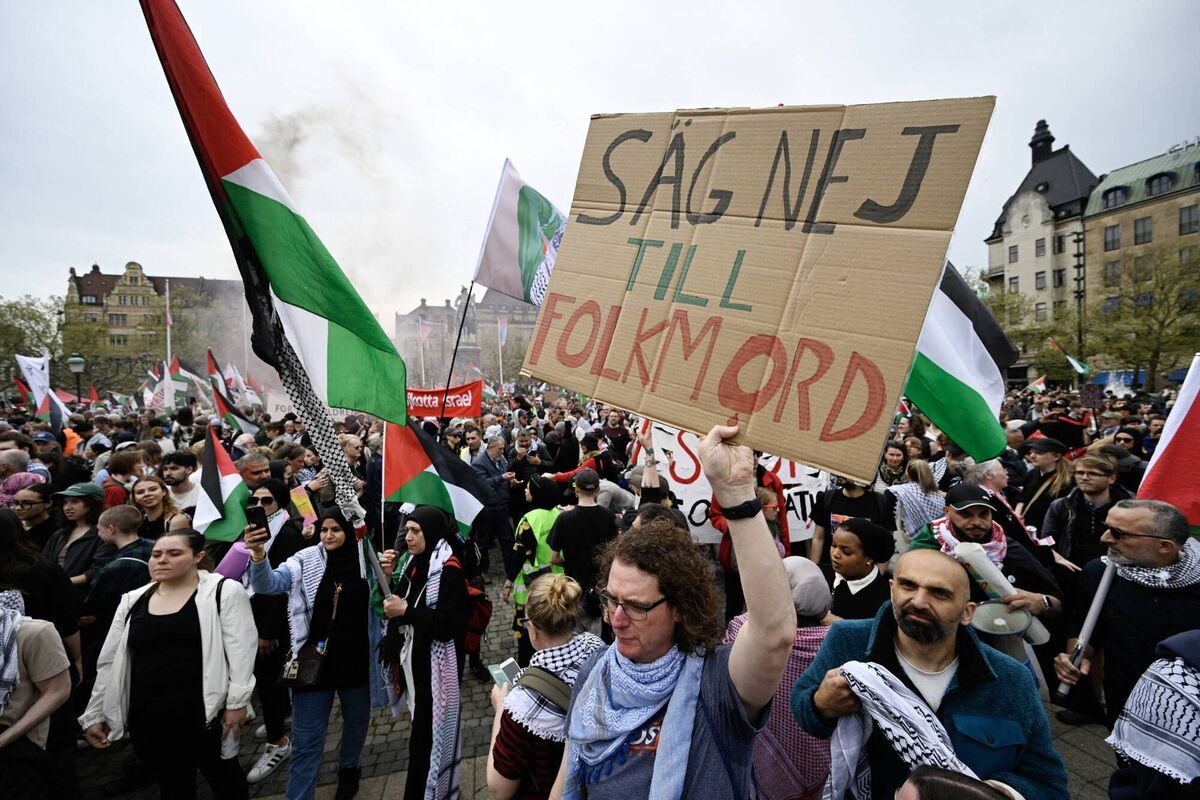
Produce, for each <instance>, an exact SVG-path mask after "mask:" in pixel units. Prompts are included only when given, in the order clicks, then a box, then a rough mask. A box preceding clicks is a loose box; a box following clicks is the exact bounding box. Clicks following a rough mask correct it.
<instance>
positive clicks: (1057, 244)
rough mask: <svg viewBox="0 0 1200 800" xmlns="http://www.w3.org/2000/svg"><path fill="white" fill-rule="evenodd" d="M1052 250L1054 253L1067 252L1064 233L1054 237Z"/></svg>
mask: <svg viewBox="0 0 1200 800" xmlns="http://www.w3.org/2000/svg"><path fill="white" fill-rule="evenodd" d="M1054 252H1055V253H1065V252H1067V237H1066V236H1065V235H1062V234H1060V235H1058V236H1055V237H1054Z"/></svg>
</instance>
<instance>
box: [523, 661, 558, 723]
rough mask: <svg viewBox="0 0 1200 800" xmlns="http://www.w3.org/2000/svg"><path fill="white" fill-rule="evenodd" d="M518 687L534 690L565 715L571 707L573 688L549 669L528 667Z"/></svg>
mask: <svg viewBox="0 0 1200 800" xmlns="http://www.w3.org/2000/svg"><path fill="white" fill-rule="evenodd" d="M517 686H524V687H525V688H526V689H532V690H533V691H535V692H537V693H538V694H540V695H541V696H542V697H544V698H546V699H547V700H549V701H550V702H551V703H553V704H554V705H556V706H558V708H559V710H561V711H562V712H563V713H564V714H565V713H566V711H567V707H568V706H570V705H571V687H570V686H568V685H567V682H566V681H564V680H563V679H562V678H560V677H558V676H557V675H555V674H554V673H553V672H551V671H550V670H548V669H542V668H541V667H527V668H526V669H525V671H524V672H522V673H521V677H519V678H517Z"/></svg>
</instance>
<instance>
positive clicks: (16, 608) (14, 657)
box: [0, 590, 25, 714]
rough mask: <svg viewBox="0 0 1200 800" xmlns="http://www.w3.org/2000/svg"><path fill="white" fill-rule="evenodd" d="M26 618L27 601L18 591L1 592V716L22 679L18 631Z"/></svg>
mask: <svg viewBox="0 0 1200 800" xmlns="http://www.w3.org/2000/svg"><path fill="white" fill-rule="evenodd" d="M24 618H25V599H24V598H23V597H21V593H20V592H18V591H16V590H9V591H7V592H0V714H3V713H4V709H5V708H7V707H8V698H9V697H10V696H11V695H12V692H13V689H16V688H17V681H18V679H19V677H20V669H19V665H20V662H21V659H20V654H19V653H17V631H18V630H20V628H21V622H22V620H24Z"/></svg>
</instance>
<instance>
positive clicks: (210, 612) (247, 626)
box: [79, 571, 258, 742]
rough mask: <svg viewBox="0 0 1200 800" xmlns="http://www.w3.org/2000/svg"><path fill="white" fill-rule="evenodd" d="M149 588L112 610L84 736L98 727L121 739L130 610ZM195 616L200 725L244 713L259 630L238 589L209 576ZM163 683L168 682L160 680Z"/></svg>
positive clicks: (201, 587) (202, 574) (128, 594)
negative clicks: (200, 659)
mask: <svg viewBox="0 0 1200 800" xmlns="http://www.w3.org/2000/svg"><path fill="white" fill-rule="evenodd" d="M222 582H224V586H222V587H221V613H220V617H218V616H217V587H218V586H219V585H221V583H222ZM152 586H154V584H153V583H150V584H147V585H146V586H143V587H142V588H140V589H134V590H133V591H132V592H126V593H125V594H124V595H123V596H122V597H121V602H120V604H119V605H118V606H117V613H116V616H115V617H113V622H112V627H111V628H109V629H108V636H107V637H106V638H105V640H104V647H103V648H102V649H101V650H100V658H99V660H98V661H97V662H96V685H95V688H93V689H92V697H91V699H90V700H89V701H88V706H87V710H86V711H84V712H83V716H81V717H80V718H79V725H80V726H81V727H82V728H83V729H84V730H87V729H88V728H89V727H91V726H92V725H95V724H96V723H98V722H103V723H106V724H107V725H108V730H109V734H108V738H109V741H114V742H115V741H116V740H118V739H120V738H122V737H123V736H124V735H125V724H126V721H127V720H128V717H129V672H130V664H129V629H128V628H127V626H126V621H127V619H128V617H129V610H130V609H131V608H132V607H133V604H134V603H136V602H137V601H138V598H140V597H141V596H142V595H143V594H145V593H146V592H147V591H149V590H150V588H151V587H152ZM196 613H197V615H198V616H199V618H200V647H201V650H202V652H203V653H204V664H203V669H202V673H201V674H202V676H203V677H202V685H201V688H202V690H203V692H204V719H205V720H206V721H207V722H212V721H213V720H214V719H215V718H216V716H217V714H219V713H220V712H221V711H222V710H223V709H226V708H231V709H236V708H244V707H245V706H246V705H247V704H248V703H249V702H250V693H251V692H253V691H254V657H255V655H256V654H257V653H258V629H257V628H255V626H254V616H253V614H252V613H251V611H250V598H249V597H247V596H246V590H245V589H243V588H242V585H241V584H240V583H239V582H237V581H233V580H225V579H223V578H222V576H220V575H214V574H213V573H211V572H204V571H201V572H200V585H199V586H198V587H197V588H196ZM163 680H170V677H169V676H164V677H163Z"/></svg>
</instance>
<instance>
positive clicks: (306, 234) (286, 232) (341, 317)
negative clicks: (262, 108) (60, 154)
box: [141, 0, 408, 424]
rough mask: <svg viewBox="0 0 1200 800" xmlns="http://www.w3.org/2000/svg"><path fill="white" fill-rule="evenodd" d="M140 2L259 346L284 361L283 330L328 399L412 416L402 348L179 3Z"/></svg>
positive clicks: (402, 419) (395, 416)
mask: <svg viewBox="0 0 1200 800" xmlns="http://www.w3.org/2000/svg"><path fill="white" fill-rule="evenodd" d="M141 6H142V12H143V13H144V14H145V17H146V24H147V26H148V27H149V30H150V37H151V39H153V41H154V46H155V49H156V50H157V51H158V57H159V60H160V61H161V62H162V67H163V72H164V73H165V75H166V78H167V83H168V84H169V85H170V88H171V93H172V95H174V97H175V104H176V105H177V106H178V108H179V114H180V116H181V117H182V119H183V125H184V128H185V129H186V131H187V135H188V138H189V139H190V140H191V143H192V149H193V150H194V151H195V153H196V159H197V160H198V161H199V164H200V170H201V172H202V173H203V175H204V180H205V182H206V183H207V184H208V189H209V193H210V194H211V195H212V198H213V202H214V204H215V205H216V208H217V213H218V215H219V216H220V218H221V222H222V223H223V224H224V226H225V232H226V234H227V235H228V237H229V242H230V245H231V246H232V248H233V253H234V257H235V259H236V260H237V263H238V269H239V270H240V272H241V274H242V280H243V282H244V283H245V291H246V300H247V302H248V303H249V305H250V310H251V314H252V316H253V319H254V335H253V337H252V340H253V344H254V352H255V353H257V354H258V355H259V356H260V357H261V358H262V359H263V360H264V361H266V362H268V363H270V364H272V365H274V366H276V367H277V368H278V366H279V362H280V354H279V353H278V352H277V347H276V341H277V339H276V337H278V336H280V335H282V336H283V337H285V338H286V340H287V341H288V343H289V344H290V345H291V347H292V349H293V350H294V351H295V353H296V356H297V357H298V358H299V360H300V363H301V365H302V366H303V369H304V371H305V372H306V373H307V376H308V381H309V383H310V384H311V386H312V389H313V390H314V391H315V393H316V395H317V397H318V398H319V399H320V400H321V401H322V402H324V403H325V404H326V405H327V406H331V407H334V408H346V409H352V410H354V411H361V412H364V413H367V414H372V415H374V416H377V417H380V418H382V419H386V420H388V421H390V422H395V423H399V424H404V423H406V422H407V421H408V416H407V403H406V392H405V369H404V361H403V360H402V359H401V358H400V355H399V354H398V353H397V352H396V348H395V346H394V345H393V344H392V342H391V340H390V339H389V338H388V337H387V334H386V333H384V331H383V328H381V327H380V325H379V323H378V322H377V321H376V320H375V316H374V315H373V314H372V313H371V311H370V310H369V309H368V308H367V305H366V303H364V302H363V301H362V298H361V297H359V295H358V292H356V291H355V290H354V287H353V286H352V285H351V284H350V281H349V280H347V279H346V276H345V274H343V272H342V270H341V268H340V267H339V266H338V264H337V262H336V261H334V259H333V256H331V255H330V254H329V251H328V250H326V249H325V245H323V244H322V243H321V240H320V239H319V238H317V235H316V233H314V232H313V230H312V228H311V227H309V224H308V222H307V221H306V220H305V219H304V217H303V216H302V215H301V214H300V212H299V211H298V210H297V208H296V206H295V204H294V203H293V202H292V198H291V197H290V196H289V195H288V193H287V190H286V189H284V187H283V184H281V183H280V182H279V179H278V178H277V177H276V176H275V173H274V172H272V171H271V168H270V167H269V166H267V163H266V162H265V161H264V160H263V159H262V157H261V156H260V155H259V153H258V151H257V150H256V149H255V148H254V145H253V144H251V142H250V140H249V139H248V138H246V134H245V133H243V132H242V129H241V127H240V126H239V125H238V123H237V120H236V119H234V117H233V114H232V113H231V112H230V110H229V108H228V106H227V105H226V104H225V99H224V98H223V97H222V96H221V90H220V89H219V88H218V87H217V82H216V80H215V79H214V78H213V75H212V73H211V72H210V71H209V69H208V65H207V64H206V63H205V61H204V55H203V54H202V53H201V52H200V48H199V46H198V45H197V44H196V40H195V38H193V36H192V32H191V30H189V28H188V26H187V23H186V22H185V21H184V19H183V15H182V14H180V12H179V8H178V7H177V6H176V5H175V3H174V2H173V1H172V0H141ZM276 319H278V321H279V322H280V323H281V325H282V330H281V329H280V326H279V325H276V323H275V320H276Z"/></svg>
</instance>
